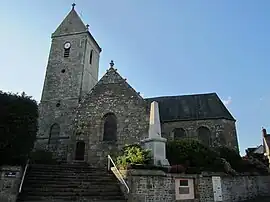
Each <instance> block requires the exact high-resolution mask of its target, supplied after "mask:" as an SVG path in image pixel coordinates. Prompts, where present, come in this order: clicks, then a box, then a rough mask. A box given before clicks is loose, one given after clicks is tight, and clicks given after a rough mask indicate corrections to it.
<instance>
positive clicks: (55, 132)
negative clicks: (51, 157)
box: [48, 123, 60, 145]
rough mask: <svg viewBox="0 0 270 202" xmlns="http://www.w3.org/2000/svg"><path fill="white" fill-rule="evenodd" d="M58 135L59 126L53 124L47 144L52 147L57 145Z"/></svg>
mask: <svg viewBox="0 0 270 202" xmlns="http://www.w3.org/2000/svg"><path fill="white" fill-rule="evenodd" d="M59 135H60V126H59V125H58V124H57V123H55V124H53V125H52V126H51V129H50V137H49V142H48V144H53V145H55V144H57V143H58V139H59Z"/></svg>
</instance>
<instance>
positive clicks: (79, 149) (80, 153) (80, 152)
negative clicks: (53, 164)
mask: <svg viewBox="0 0 270 202" xmlns="http://www.w3.org/2000/svg"><path fill="white" fill-rule="evenodd" d="M84 152H85V143H84V141H79V142H77V144H76V153H75V160H78V161H83V160H84Z"/></svg>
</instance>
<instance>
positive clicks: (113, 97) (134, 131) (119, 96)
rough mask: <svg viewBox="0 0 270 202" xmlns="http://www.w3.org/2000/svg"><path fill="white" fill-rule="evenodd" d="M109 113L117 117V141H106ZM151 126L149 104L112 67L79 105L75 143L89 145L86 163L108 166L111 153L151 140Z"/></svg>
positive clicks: (74, 135)
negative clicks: (125, 146) (149, 128)
mask: <svg viewBox="0 0 270 202" xmlns="http://www.w3.org/2000/svg"><path fill="white" fill-rule="evenodd" d="M108 113H112V114H114V115H115V116H116V120H117V121H116V122H117V133H116V139H115V141H104V139H103V135H104V116H105V115H106V114H108ZM148 124H149V114H148V112H147V109H146V104H145V101H144V100H143V99H142V97H141V96H139V95H138V93H137V92H136V91H134V90H133V89H132V88H131V87H130V86H129V85H128V84H127V83H126V81H125V80H124V79H123V78H122V77H121V76H120V75H119V74H118V73H117V72H116V70H115V69H113V68H111V69H110V70H108V72H107V73H106V74H105V75H104V76H103V77H102V79H101V80H100V81H99V82H98V84H97V85H96V86H95V87H94V88H93V90H92V91H91V92H90V93H89V95H87V96H86V97H85V98H84V99H83V100H82V101H81V103H80V104H79V107H78V109H77V111H76V119H75V123H74V129H75V130H74V133H73V137H72V140H73V141H74V142H75V143H76V142H77V141H84V142H85V151H86V153H85V158H84V160H85V161H87V162H88V163H90V164H91V165H95V166H97V165H100V166H104V165H106V163H107V155H108V154H110V155H112V154H114V153H116V152H118V151H120V150H121V149H122V148H123V146H124V145H126V144H134V143H140V140H142V139H144V138H146V137H148ZM74 148H75V147H74Z"/></svg>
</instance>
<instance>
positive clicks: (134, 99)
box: [36, 4, 238, 165]
mask: <svg viewBox="0 0 270 202" xmlns="http://www.w3.org/2000/svg"><path fill="white" fill-rule="evenodd" d="M74 7H75V4H73V6H72V9H71V11H70V12H69V13H68V15H67V16H66V17H65V19H64V20H63V21H62V23H61V24H60V25H59V26H58V28H57V29H56V31H55V32H54V33H53V34H52V36H51V38H52V42H51V49H50V53H49V59H48V65H47V70H46V76H45V81H44V86H43V91H42V97H41V101H40V105H39V114H40V116H39V131H38V137H37V142H36V148H46V149H49V150H51V151H53V153H54V154H55V155H56V156H57V157H58V158H59V159H61V160H64V161H68V162H72V161H86V162H88V163H90V164H93V165H104V164H105V163H106V158H107V155H108V154H115V152H117V151H119V150H120V149H121V148H122V147H123V146H124V145H125V144H134V143H139V142H140V141H141V140H142V139H145V138H146V137H147V136H148V126H149V106H150V103H151V102H152V101H157V102H158V103H159V111H160V120H161V124H162V125H161V129H162V134H161V135H162V137H165V138H167V139H168V140H173V139H181V138H194V139H198V140H199V141H201V142H202V143H203V144H206V145H208V146H211V147H213V146H217V145H226V146H228V147H230V148H233V149H236V150H237V151H238V141H237V134H236V127H235V121H236V120H235V119H234V117H233V116H232V115H231V114H230V112H229V111H228V109H227V108H226V107H225V106H224V104H223V103H222V101H221V100H220V98H219V97H218V95H217V94H216V93H207V94H195V95H181V96H165V97H152V98H143V97H142V96H141V95H140V94H139V93H138V92H137V91H136V90H135V89H133V88H132V87H131V86H130V85H129V84H128V83H127V82H126V80H125V79H123V78H122V76H121V75H120V74H119V73H118V72H117V69H115V68H114V64H113V61H112V62H111V63H110V66H109V69H108V70H107V73H106V74H105V75H103V77H102V78H101V79H100V80H98V72H99V58H100V53H101V48H100V46H99V44H98V43H97V41H96V40H95V39H94V37H93V36H92V35H91V33H90V32H89V30H88V27H89V25H85V24H84V23H83V22H82V20H81V18H80V17H79V16H78V14H77V12H76V11H75V8H74Z"/></svg>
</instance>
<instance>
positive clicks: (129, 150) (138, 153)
mask: <svg viewBox="0 0 270 202" xmlns="http://www.w3.org/2000/svg"><path fill="white" fill-rule="evenodd" d="M150 161H151V156H150V151H148V150H145V149H143V148H142V147H141V146H140V145H137V144H134V145H127V146H125V147H124V148H123V151H122V155H121V156H118V157H117V160H116V164H117V166H118V167H121V168H127V167H128V166H129V165H136V164H149V163H150Z"/></svg>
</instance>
